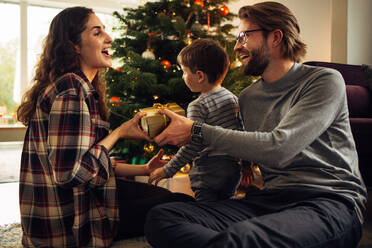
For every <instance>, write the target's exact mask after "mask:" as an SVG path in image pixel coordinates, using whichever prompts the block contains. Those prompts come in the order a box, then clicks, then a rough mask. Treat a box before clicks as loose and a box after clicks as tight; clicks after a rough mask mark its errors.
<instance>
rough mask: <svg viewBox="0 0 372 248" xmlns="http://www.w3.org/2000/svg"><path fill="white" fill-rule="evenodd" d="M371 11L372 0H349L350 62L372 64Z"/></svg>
mask: <svg viewBox="0 0 372 248" xmlns="http://www.w3.org/2000/svg"><path fill="white" fill-rule="evenodd" d="M371 11H372V1H371V0H348V17H347V25H348V30H347V32H348V33H347V39H348V43H347V63H348V64H372V49H371V45H372V28H371V23H372V15H371Z"/></svg>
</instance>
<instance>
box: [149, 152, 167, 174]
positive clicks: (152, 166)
mask: <svg viewBox="0 0 372 248" xmlns="http://www.w3.org/2000/svg"><path fill="white" fill-rule="evenodd" d="M163 155H164V150H163V149H160V150H159V152H158V153H157V154H156V155H155V156H154V157H152V158H151V159H150V161H149V162H147V164H146V167H147V168H146V170H147V174H150V173H152V172H153V171H154V170H156V169H157V168H161V167H163V166H164V165H166V164H167V163H168V161H167V160H162V159H161V158H162V157H163Z"/></svg>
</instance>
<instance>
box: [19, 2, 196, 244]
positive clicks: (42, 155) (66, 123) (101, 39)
mask: <svg viewBox="0 0 372 248" xmlns="http://www.w3.org/2000/svg"><path fill="white" fill-rule="evenodd" d="M111 42H112V39H111V37H110V36H109V35H108V34H107V33H106V32H105V28H104V25H103V24H102V23H101V21H100V20H99V19H98V17H97V16H96V15H95V14H94V13H93V11H92V10H91V9H87V8H84V7H73V8H68V9H65V10H63V11H62V12H60V13H59V14H58V15H57V16H56V17H55V18H54V19H53V21H52V23H51V25H50V29H49V34H48V36H47V37H46V41H45V44H44V48H43V52H42V54H41V58H40V61H39V63H38V65H37V68H36V75H35V78H34V86H33V87H32V88H31V89H30V90H29V91H28V92H27V93H26V94H25V96H24V99H23V102H22V104H21V105H20V107H19V109H18V112H17V113H18V118H19V120H20V121H22V122H23V123H24V124H25V125H26V126H28V129H27V132H26V136H25V142H24V147H23V153H22V160H21V175H20V209H21V223H22V229H23V239H22V243H23V245H24V246H26V247H34V246H37V247H39V246H40V247H108V246H110V245H111V243H112V240H113V239H114V238H126V237H130V236H134V235H141V234H143V222H144V219H145V216H146V214H147V211H148V210H149V209H150V208H151V207H152V206H154V205H155V204H159V203H163V202H168V201H176V200H181V201H186V200H190V197H188V196H186V195H183V194H172V193H170V192H169V191H167V190H165V189H162V188H156V187H153V186H150V185H147V184H141V183H136V182H128V181H123V180H119V179H116V178H115V174H114V170H115V173H116V176H118V177H120V176H123V175H147V174H149V173H150V172H151V171H152V170H153V169H155V168H157V167H159V166H161V165H163V162H162V161H161V160H160V158H161V156H162V152H160V153H159V154H157V156H155V157H154V158H153V159H152V160H150V162H149V163H148V164H146V165H142V166H131V165H127V164H122V163H118V164H116V166H115V165H114V164H113V163H111V161H110V158H109V154H108V151H109V150H110V149H111V148H112V147H113V145H114V144H115V143H116V142H117V141H118V140H119V139H122V138H126V139H149V138H148V136H147V135H146V134H144V132H143V131H142V130H141V129H140V128H139V126H138V120H139V119H140V118H141V117H142V116H143V115H142V114H137V115H136V116H135V117H134V118H133V119H131V120H129V121H127V122H125V123H123V124H122V125H121V126H120V127H118V128H117V129H115V130H113V131H112V132H111V133H110V134H108V122H107V118H108V110H107V107H106V105H105V85H104V84H103V83H102V82H101V75H100V73H99V70H100V69H102V68H107V67H109V66H111V58H110V55H109V52H108V51H109V49H110V44H111ZM114 167H115V168H114Z"/></svg>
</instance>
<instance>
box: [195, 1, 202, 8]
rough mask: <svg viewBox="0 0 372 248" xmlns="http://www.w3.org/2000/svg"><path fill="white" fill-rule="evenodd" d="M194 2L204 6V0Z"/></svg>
mask: <svg viewBox="0 0 372 248" xmlns="http://www.w3.org/2000/svg"><path fill="white" fill-rule="evenodd" d="M194 4H195V5H199V6H200V7H202V8H203V7H204V1H203V0H195V1H194Z"/></svg>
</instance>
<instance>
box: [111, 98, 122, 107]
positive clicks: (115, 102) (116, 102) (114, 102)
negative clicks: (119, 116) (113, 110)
mask: <svg viewBox="0 0 372 248" xmlns="http://www.w3.org/2000/svg"><path fill="white" fill-rule="evenodd" d="M120 102H121V100H120V97H118V96H113V97H111V98H110V103H111V104H112V106H115V107H118V106H120Z"/></svg>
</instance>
